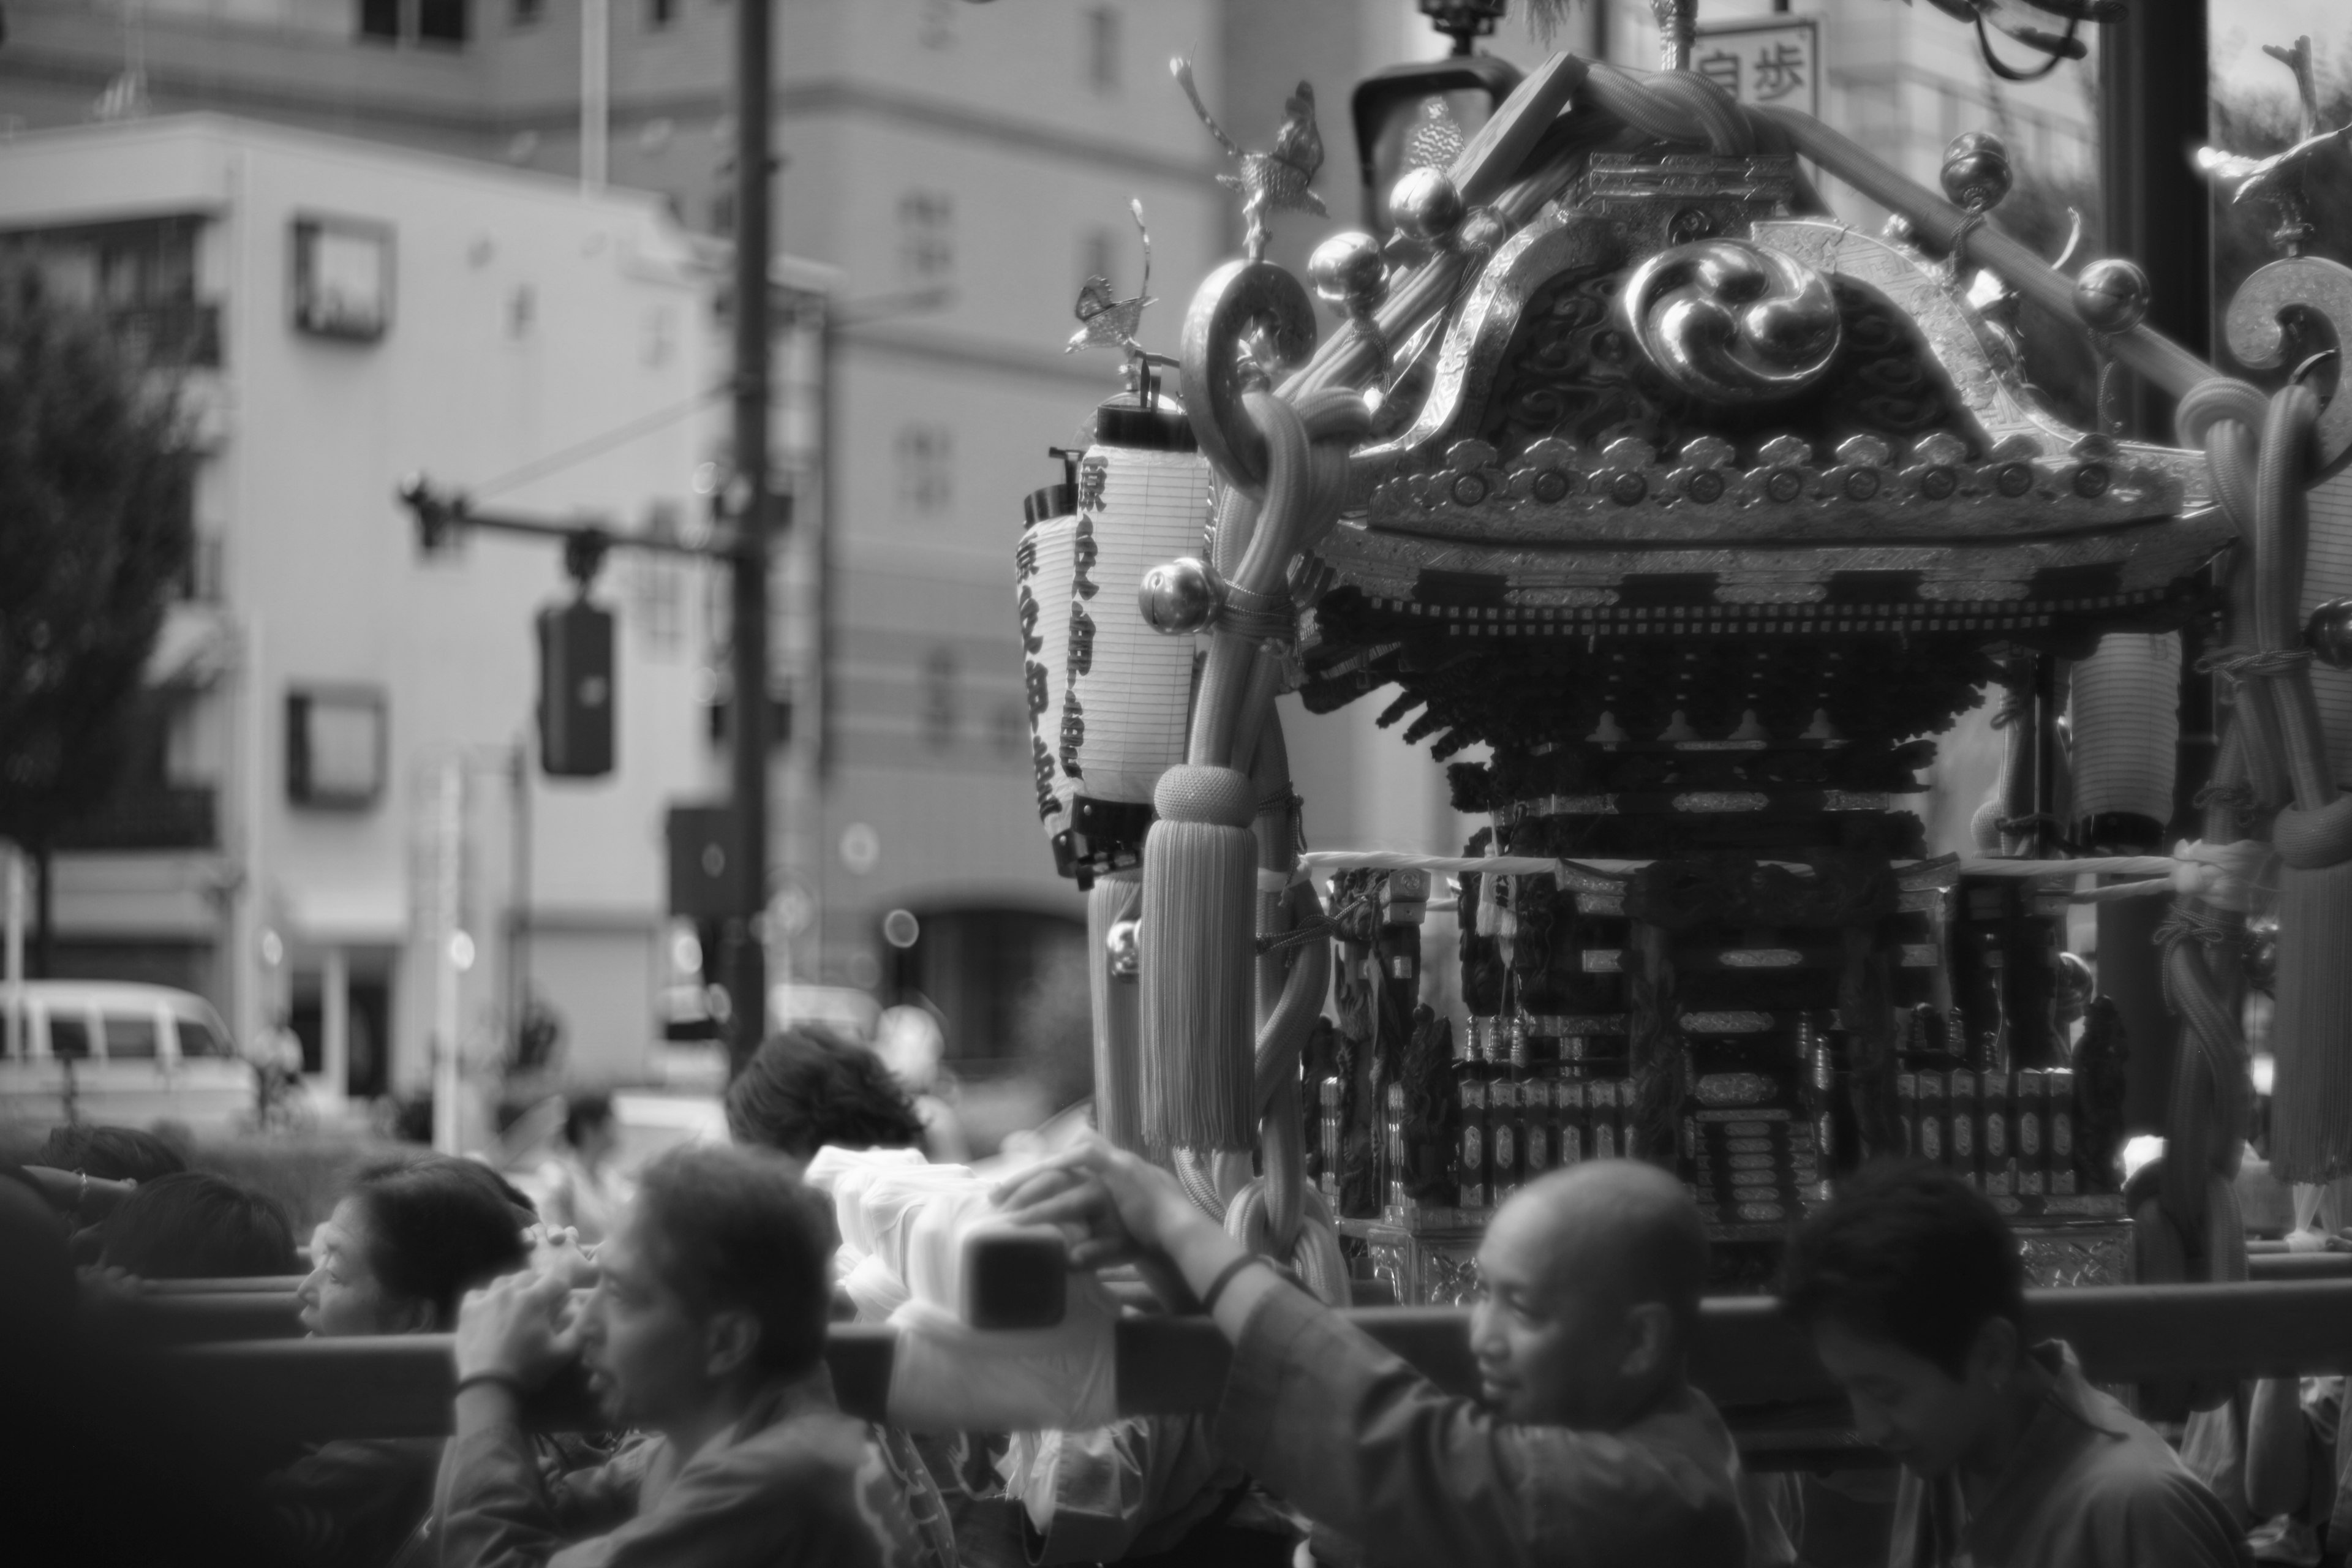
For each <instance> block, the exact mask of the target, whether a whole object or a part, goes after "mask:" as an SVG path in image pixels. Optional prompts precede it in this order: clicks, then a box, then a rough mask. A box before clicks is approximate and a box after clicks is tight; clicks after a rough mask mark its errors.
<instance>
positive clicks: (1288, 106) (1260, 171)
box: [1168, 55, 1330, 261]
mask: <svg viewBox="0 0 2352 1568" xmlns="http://www.w3.org/2000/svg"><path fill="white" fill-rule="evenodd" d="M1168 68H1169V70H1170V72H1171V74H1173V75H1174V77H1175V78H1176V83H1177V85H1178V86H1179V87H1181V88H1182V89H1184V96H1185V97H1186V98H1188V99H1190V100H1192V112H1193V113H1195V114H1197V115H1199V116H1200V117H1201V123H1202V124H1203V125H1205V126H1207V127H1208V128H1209V134H1210V135H1212V136H1214V137H1215V138H1216V139H1217V143H1218V145H1220V146H1222V147H1223V148H1224V150H1225V151H1226V153H1229V154H1231V155H1232V156H1233V158H1234V161H1235V162H1236V163H1238V164H1239V165H1240V168H1239V169H1238V170H1237V171H1236V172H1234V173H1233V174H1219V175H1218V176H1217V183H1218V184H1221V185H1223V186H1225V187H1227V188H1228V189H1231V190H1236V191H1239V192H1241V193H1242V219H1243V221H1244V223H1245V224H1246V225H1247V226H1248V232H1247V234H1246V236H1245V237H1244V241H1243V249H1244V252H1245V253H1246V254H1247V255H1248V257H1249V258H1250V259H1251V260H1252V261H1263V260H1265V240H1266V219H1267V218H1268V217H1270V216H1272V215H1274V214H1276V213H1278V212H1297V213H1312V214H1314V215H1315V216H1317V217H1328V216H1330V214H1329V212H1328V210H1327V209H1326V208H1325V207H1324V205H1323V198H1322V197H1320V196H1318V195H1316V194H1315V192H1314V190H1313V189H1312V186H1313V184H1314V183H1315V175H1316V172H1317V171H1318V170H1319V169H1321V168H1322V167H1323V133H1322V132H1320V131H1318V130H1317V129H1316V127H1315V87H1314V84H1313V83H1311V82H1305V81H1302V82H1300V83H1299V84H1298V90H1297V92H1294V93H1292V94H1291V95H1290V97H1289V98H1287V99H1286V100H1283V105H1282V110H1283V112H1282V129H1281V130H1279V131H1277V132H1275V134H1274V150H1273V151H1272V152H1268V153H1252V152H1248V151H1246V150H1245V149H1244V148H1243V146H1242V145H1241V143H1240V142H1235V141H1234V139H1233V138H1232V137H1231V136H1228V135H1226V134H1225V130H1224V127H1223V126H1221V125H1219V124H1218V123H1217V121H1216V117H1215V116H1213V115H1212V114H1211V113H1210V112H1209V106H1208V105H1207V104H1205V103H1203V102H1202V101H1201V93H1200V89H1198V88H1196V87H1194V86H1193V85H1192V61H1190V60H1188V59H1186V58H1183V57H1182V56H1181V55H1180V56H1178V57H1177V58H1174V59H1172V60H1171V61H1169V62H1168Z"/></svg>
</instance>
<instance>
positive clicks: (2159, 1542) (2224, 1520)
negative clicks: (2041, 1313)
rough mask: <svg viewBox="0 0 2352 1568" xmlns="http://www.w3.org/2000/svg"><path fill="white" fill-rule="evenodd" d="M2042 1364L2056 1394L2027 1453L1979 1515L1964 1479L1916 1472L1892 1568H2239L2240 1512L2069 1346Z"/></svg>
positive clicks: (1903, 1501) (2054, 1347)
mask: <svg viewBox="0 0 2352 1568" xmlns="http://www.w3.org/2000/svg"><path fill="white" fill-rule="evenodd" d="M2032 1354H2033V1357H2034V1359H2035V1360H2036V1361H2037V1362H2039V1363H2041V1364H2042V1368H2043V1370H2045V1371H2046V1372H2048V1373H2050V1387H2049V1391H2048V1393H2047V1394H2045V1395H2044V1396H2043V1398H2042V1405H2041V1407H2040V1409H2039V1410H2038V1411H2037V1412H2036V1413H2035V1415H2034V1416H2033V1419H2032V1422H2031V1423H2030V1424H2029V1425H2028V1426H2026V1429H2025V1436H2024V1438H2023V1440H2022V1441H2021V1442H2020V1443H2019V1444H2018V1447H2017V1452H2016V1453H2015V1454H2013V1455H2011V1457H2010V1461H2009V1468H2007V1469H2005V1470H2003V1471H2002V1472H2001V1474H2000V1479H1998V1480H1996V1481H1995V1482H1994V1483H1993V1487H1992V1489H1991V1490H1990V1492H1988V1493H1987V1494H1986V1495H1985V1497H1984V1499H1983V1500H1982V1502H1981V1505H1980V1506H1979V1507H1978V1508H1977V1509H1976V1510H1975V1511H1974V1512H1973V1513H1971V1512H1970V1511H1969V1508H1968V1505H1967V1500H1966V1499H1965V1498H1964V1497H1963V1496H1962V1494H1961V1491H1960V1480H1959V1477H1958V1474H1957V1473H1951V1474H1947V1475H1944V1476H1940V1477H1938V1478H1937V1479H1935V1480H1934V1481H1925V1480H1922V1479H1919V1478H1918V1477H1917V1476H1915V1475H1913V1474H1912V1473H1911V1472H1910V1471H1909V1470H1908V1469H1906V1470H1905V1471H1904V1472H1903V1476H1902V1479H1901V1481H1900V1482H1899V1483H1898V1484H1897V1485H1896V1487H1895V1540H1894V1546H1893V1550H1892V1551H1891V1552H1890V1553H1889V1554H1888V1558H1887V1563H1888V1568H2235V1565H2236V1564H2238V1563H2243V1562H2244V1561H2246V1550H2245V1543H2244V1541H2243V1539H2242V1537H2241V1536H2240V1535H2239V1533H2238V1531H2237V1527H2236V1525H2235V1523H2234V1522H2233V1521H2231V1518H2230V1515H2229V1511H2228V1510H2225V1509H2224V1508H2222V1506H2221V1503H2220V1502H2219V1501H2217V1500H2215V1498H2214V1496H2213V1494H2212V1493H2211V1492H2210V1491H2208V1490H2207V1489H2205V1486H2204V1483H2202V1482H2200V1480H2198V1479H2197V1478H2196V1477H2194V1476H2192V1475H2190V1474H2189V1470H2188V1468H2187V1467H2186V1466H2184V1465H2183V1464H2182V1463H2181V1462H2180V1458H2179V1455H2177V1454H2175V1453H2174V1452H2173V1451H2172V1449H2171V1447H2169V1446H2168V1444H2166V1442H2165V1441H2164V1439H2163V1438H2161V1437H2159V1436H2157V1435H2156V1434H2155V1433H2154V1432H2152V1431H2150V1430H2149V1429H2148V1428H2147V1426H2143V1425H2142V1424H2141V1423H2140V1422H2138V1421H2137V1420H2135V1419H2134V1418H2133V1417H2132V1415H2131V1414H2130V1413H2129V1412H2128V1411H2126V1409H2125V1408H2124V1407H2123V1406H2122V1405H2118V1404H2117V1403H2116V1401H2115V1400H2113V1399H2111V1398H2109V1397H2108V1396H2107V1395H2106V1394H2101V1393H2100V1392H2099V1391H2098V1390H2096V1389H2095V1388H2093V1387H2092V1386H2091V1385H2090V1384H2087V1383H2085V1382H2084V1381H2083V1370H2082V1367H2081V1366H2080V1365H2079V1364H2078V1363H2076V1362H2075V1360H2074V1352H2072V1351H2070V1350H2068V1349H2067V1348H2066V1346H2065V1345H2064V1344H2063V1342H2058V1341H2055V1340H2053V1341H2051V1342H2048V1343H2046V1344H2042V1345H2037V1346H2035V1347H2034V1349H2033V1352H2032Z"/></svg>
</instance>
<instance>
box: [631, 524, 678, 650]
mask: <svg viewBox="0 0 2352 1568" xmlns="http://www.w3.org/2000/svg"><path fill="white" fill-rule="evenodd" d="M683 516H684V512H683V510H682V509H681V508H680V507H679V506H678V504H677V502H676V501H670V500H661V501H656V502H654V504H653V506H652V507H651V508H650V509H649V510H647V512H646V529H645V532H646V538H648V539H658V540H661V541H663V542H670V543H674V542H677V539H678V537H679V535H680V534H681V533H683V532H684V529H683V528H682V526H681V524H680V520H681V519H682V517H683ZM634 554H635V559H634V560H632V561H631V563H630V581H629V589H630V598H631V599H632V600H633V601H634V603H633V604H632V606H631V607H632V608H633V609H634V610H635V619H636V624H637V630H638V631H639V632H640V633H641V634H642V635H643V636H644V637H645V639H646V647H649V648H651V649H653V650H654V651H655V652H656V653H675V652H676V651H677V647H678V645H679V643H680V641H681V640H682V638H683V636H684V633H685V624H686V571H687V569H686V567H685V566H683V565H682V564H680V563H679V560H678V558H677V556H675V555H670V554H667V553H665V552H661V551H657V550H646V551H639V552H634Z"/></svg>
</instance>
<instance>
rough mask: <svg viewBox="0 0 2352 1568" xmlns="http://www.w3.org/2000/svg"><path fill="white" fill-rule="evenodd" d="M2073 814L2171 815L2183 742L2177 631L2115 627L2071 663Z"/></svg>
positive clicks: (2164, 818)
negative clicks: (2119, 629)
mask: <svg viewBox="0 0 2352 1568" xmlns="http://www.w3.org/2000/svg"><path fill="white" fill-rule="evenodd" d="M2073 680H2074V694H2073V701H2072V705H2071V708H2072V716H2073V717H2072V725H2071V728H2072V731H2073V737H2074V747H2073V752H2074V754H2073V763H2074V768H2073V772H2074V820H2075V821H2076V822H2077V823H2081V822H2085V821H2088V820H2089V819H2091V818H2093V817H2096V816H2108V815H2111V814H2116V813H2127V814H2129V815H2131V816H2141V817H2146V818H2147V819H2148V820H2149V821H2151V822H2154V823H2156V824H2157V825H2158V826H2159V827H2161V826H2163V825H2164V824H2165V823H2168V822H2169V821H2170V820H2171V819H2172V783H2173V768H2174V763H2175V761H2176V757H2175V752H2176V750H2177V748H2178V746H2179V742H2180V638H2179V635H2178V634H2176V633H2172V632H2164V633H2160V634H2159V633H2149V632H2112V633H2110V634H2108V635H2107V636H2105V637H2101V638H2100V639H2099V646H2098V647H2097V648H2095V650H2094V651H2093V652H2092V654H2091V657H2090V658H2086V659H2084V660H2083V661H2082V662H2081V663H2079V664H2077V665H2075V666H2074V676H2073Z"/></svg>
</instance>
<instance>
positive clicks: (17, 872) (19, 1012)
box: [0, 842, 25, 1061]
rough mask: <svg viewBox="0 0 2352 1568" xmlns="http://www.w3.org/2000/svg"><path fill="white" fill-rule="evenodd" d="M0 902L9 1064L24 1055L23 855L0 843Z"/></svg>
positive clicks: (0, 972)
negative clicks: (3, 914)
mask: <svg viewBox="0 0 2352 1568" xmlns="http://www.w3.org/2000/svg"><path fill="white" fill-rule="evenodd" d="M0 902H5V904H6V906H7V937H6V948H7V951H6V955H5V961H0V978H5V980H6V982H7V985H8V993H9V999H8V1017H7V1030H8V1039H7V1047H6V1051H7V1058H8V1059H9V1060H10V1061H18V1060H21V1059H22V1058H23V1056H24V1040H23V1033H24V1024H23V1019H24V1016H25V1002H24V993H23V991H22V989H21V988H22V987H23V985H24V984H25V852H24V851H23V850H22V849H20V848H18V847H16V845H14V844H11V843H5V842H0Z"/></svg>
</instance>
